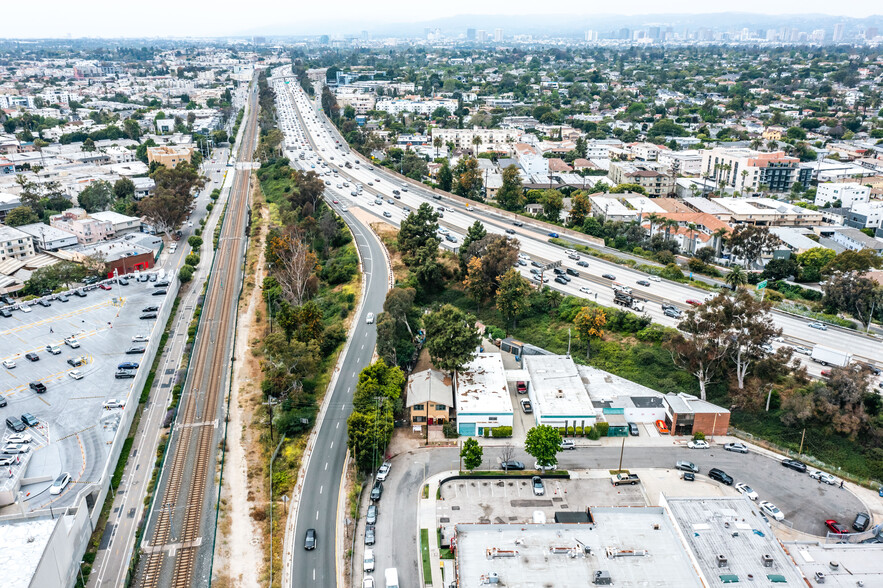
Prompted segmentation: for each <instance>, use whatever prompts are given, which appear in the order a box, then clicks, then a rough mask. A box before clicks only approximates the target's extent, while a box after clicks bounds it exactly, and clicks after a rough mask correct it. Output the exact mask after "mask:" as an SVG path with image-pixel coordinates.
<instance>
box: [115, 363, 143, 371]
mask: <svg viewBox="0 0 883 588" xmlns="http://www.w3.org/2000/svg"><path fill="white" fill-rule="evenodd" d="M139 366H140V364H139V363H138V362H137V361H124V362H123V363H121V364H119V365H118V366H117V369H118V370H137V369H138V367H139Z"/></svg>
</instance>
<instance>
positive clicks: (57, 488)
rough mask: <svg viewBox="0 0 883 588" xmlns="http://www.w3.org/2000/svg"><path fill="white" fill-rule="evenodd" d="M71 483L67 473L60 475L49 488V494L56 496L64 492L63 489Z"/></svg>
mask: <svg viewBox="0 0 883 588" xmlns="http://www.w3.org/2000/svg"><path fill="white" fill-rule="evenodd" d="M70 482H71V475H70V474H69V473H67V472H65V473H63V474H61V475H60V476H58V477H57V478H55V481H54V482H52V486H50V487H49V494H52V495H57V494H61V493H62V492H64V489H65V488H67V485H68V484H70Z"/></svg>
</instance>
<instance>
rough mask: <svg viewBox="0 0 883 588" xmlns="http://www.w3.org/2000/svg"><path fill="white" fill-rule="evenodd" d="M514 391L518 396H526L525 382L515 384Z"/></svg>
mask: <svg viewBox="0 0 883 588" xmlns="http://www.w3.org/2000/svg"><path fill="white" fill-rule="evenodd" d="M515 391H516V392H518V393H519V394H527V382H515Z"/></svg>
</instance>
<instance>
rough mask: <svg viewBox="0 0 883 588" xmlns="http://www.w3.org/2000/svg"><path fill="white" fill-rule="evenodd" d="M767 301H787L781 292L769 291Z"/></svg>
mask: <svg viewBox="0 0 883 588" xmlns="http://www.w3.org/2000/svg"><path fill="white" fill-rule="evenodd" d="M766 299H767V300H769V301H770V302H781V301H782V300H785V296H784V295H783V294H782V293H781V292H776V291H775V290H770V289H767V293H766Z"/></svg>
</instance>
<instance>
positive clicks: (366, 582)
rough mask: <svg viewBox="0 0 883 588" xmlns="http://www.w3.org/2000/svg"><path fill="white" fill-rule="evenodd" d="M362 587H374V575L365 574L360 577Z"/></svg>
mask: <svg viewBox="0 0 883 588" xmlns="http://www.w3.org/2000/svg"><path fill="white" fill-rule="evenodd" d="M362 588H374V576H365V577H364V578H362Z"/></svg>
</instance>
